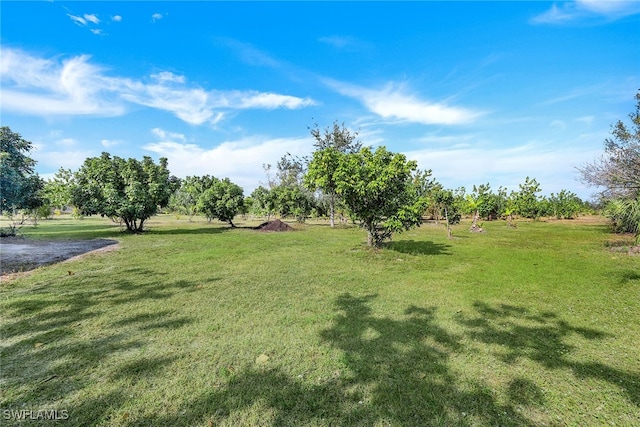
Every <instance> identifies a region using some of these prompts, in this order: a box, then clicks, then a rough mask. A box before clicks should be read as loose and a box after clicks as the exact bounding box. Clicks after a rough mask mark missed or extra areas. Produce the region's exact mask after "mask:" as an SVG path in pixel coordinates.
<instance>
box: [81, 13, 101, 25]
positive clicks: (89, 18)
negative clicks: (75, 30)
mask: <svg viewBox="0 0 640 427" xmlns="http://www.w3.org/2000/svg"><path fill="white" fill-rule="evenodd" d="M84 19H86V20H87V21H88V22H93V23H94V24H96V25H98V24H99V23H100V19H98V16H97V15H95V14H93V13H92V14H86V13H85V14H84Z"/></svg>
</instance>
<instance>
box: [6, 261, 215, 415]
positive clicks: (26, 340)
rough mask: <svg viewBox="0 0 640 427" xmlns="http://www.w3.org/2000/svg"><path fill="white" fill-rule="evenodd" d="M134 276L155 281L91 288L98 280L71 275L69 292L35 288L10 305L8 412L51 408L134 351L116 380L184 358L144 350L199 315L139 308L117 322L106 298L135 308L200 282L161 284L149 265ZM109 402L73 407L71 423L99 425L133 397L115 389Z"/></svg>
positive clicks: (65, 288) (154, 372)
mask: <svg viewBox="0 0 640 427" xmlns="http://www.w3.org/2000/svg"><path fill="white" fill-rule="evenodd" d="M131 274H140V275H141V276H143V277H147V280H146V281H143V280H139V279H137V280H136V281H131V282H130V281H122V282H119V283H115V284H108V285H104V284H103V285H95V284H93V285H88V283H90V282H91V281H90V280H89V281H87V280H86V279H84V280H74V279H73V278H71V279H69V284H68V286H62V287H61V288H62V289H61V290H62V292H56V293H53V294H52V293H47V292H46V291H45V290H41V289H39V287H34V288H32V289H30V290H29V292H30V293H32V295H31V298H29V299H18V300H16V301H10V302H7V303H5V304H3V311H4V313H3V314H4V319H3V322H2V325H0V336H2V338H3V340H4V341H5V345H4V346H3V347H2V348H1V349H0V358H2V365H3V366H2V380H3V381H4V385H3V389H4V391H8V390H11V391H10V392H7V393H6V394H5V396H3V399H2V407H1V409H3V410H10V409H15V410H19V409H23V408H24V404H25V402H28V404H29V407H28V409H37V408H41V409H44V408H50V407H51V402H56V401H63V400H65V399H67V398H69V397H70V396H73V395H74V394H76V393H79V392H80V393H81V392H82V390H83V389H84V388H85V387H88V386H89V385H90V384H92V383H94V382H95V381H104V378H95V377H93V376H92V375H93V372H94V370H95V367H96V366H99V365H100V364H101V363H103V362H104V360H105V359H108V358H110V357H111V356H115V355H118V357H122V356H120V355H123V354H129V353H130V355H127V356H125V357H123V358H122V360H123V362H122V363H121V364H119V365H116V367H115V368H114V371H113V372H111V373H109V374H108V378H107V379H109V380H117V379H119V378H124V377H130V378H131V379H132V381H135V380H136V379H140V378H143V377H147V376H154V375H161V373H160V372H161V370H162V368H163V367H164V366H167V365H170V364H171V363H172V362H173V360H175V358H176V357H177V356H173V355H170V356H166V355H160V356H148V355H146V354H145V353H144V351H143V350H144V348H145V347H146V346H147V345H148V343H149V340H148V334H149V333H150V332H152V331H154V330H158V329H163V330H169V329H179V328H182V327H184V326H187V325H189V324H190V323H191V322H192V319H191V318H190V317H187V316H180V315H176V314H175V312H173V311H171V310H159V311H156V312H144V313H139V312H135V311H132V312H131V313H130V315H128V316H127V317H125V318H116V319H110V318H109V317H108V314H109V313H106V312H105V309H104V307H105V302H106V303H107V306H108V305H112V306H116V305H122V304H131V303H133V305H132V308H134V309H135V307H136V301H140V300H145V299H148V298H152V299H158V298H170V297H171V296H172V295H174V294H175V293H176V292H185V291H187V292H188V291H195V289H197V286H198V284H196V283H191V282H188V281H184V280H180V281H176V282H173V283H161V282H158V281H154V279H157V278H154V277H153V274H150V272H148V271H145V270H144V269H139V271H136V272H131ZM212 280H215V279H212ZM42 287H43V288H46V287H47V286H46V285H42ZM33 293H35V294H36V295H35V296H34V295H33ZM94 323H95V324H97V325H101V324H102V326H93V325H92V324H94ZM82 331H84V333H82ZM87 331H88V333H87ZM98 400H99V399H98ZM104 400H105V401H106V402H108V404H107V405H105V406H104V407H96V408H88V407H87V408H84V409H82V408H67V409H68V410H69V415H70V421H71V423H70V425H91V424H94V423H96V421H97V420H99V419H100V418H101V417H102V416H103V415H104V414H106V413H107V412H108V411H112V410H113V408H114V407H117V405H118V402H120V401H122V402H124V401H125V400H126V399H124V397H123V396H118V392H114V393H113V395H112V396H108V397H105V399H104ZM83 405H84V404H83ZM58 409H61V408H58Z"/></svg>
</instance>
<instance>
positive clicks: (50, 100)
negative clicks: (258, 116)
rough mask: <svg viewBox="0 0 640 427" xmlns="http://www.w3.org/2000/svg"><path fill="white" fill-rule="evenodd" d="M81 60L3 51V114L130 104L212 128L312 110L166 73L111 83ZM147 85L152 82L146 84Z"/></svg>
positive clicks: (106, 112)
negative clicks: (238, 114) (249, 115)
mask: <svg viewBox="0 0 640 427" xmlns="http://www.w3.org/2000/svg"><path fill="white" fill-rule="evenodd" d="M89 60H90V57H89V56H87V55H81V56H76V57H72V58H70V59H67V60H63V61H60V60H58V59H42V58H38V57H34V56H32V55H29V54H28V53H25V52H23V51H20V50H15V49H3V60H2V63H1V64H0V78H1V82H2V86H0V91H1V94H2V103H3V109H6V110H7V111H14V112H20V113H25V114H33V115H44V116H48V115H56V114H63V115H76V114H92V115H101V116H115V115H122V114H124V113H125V111H126V109H127V106H128V105H127V104H128V103H133V104H138V105H144V106H147V107H151V108H155V109H159V110H164V111H168V112H170V113H172V114H174V115H175V116H176V117H178V118H180V119H181V120H183V121H185V122H187V123H190V124H194V125H201V124H204V123H210V124H216V123H218V122H219V121H220V120H222V119H223V118H224V116H225V113H226V112H228V111H229V110H242V109H274V108H285V109H297V108H303V107H307V106H309V105H313V104H314V101H313V100H311V99H309V98H299V97H295V96H290V95H282V94H277V93H271V92H266V93H263V92H257V91H217V90H210V91H207V90H205V89H203V88H201V87H198V86H196V85H193V84H189V83H188V82H187V79H186V78H185V77H184V76H180V75H176V74H173V73H171V72H168V71H163V72H159V73H155V74H152V75H151V76H150V78H149V79H145V80H147V81H146V82H145V81H143V80H134V79H131V78H125V77H110V76H107V75H106V74H105V70H104V69H102V68H100V67H97V66H95V65H92V64H91V63H90V62H89ZM149 80H150V81H149Z"/></svg>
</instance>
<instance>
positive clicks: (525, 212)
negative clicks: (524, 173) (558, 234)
mask: <svg viewBox="0 0 640 427" xmlns="http://www.w3.org/2000/svg"><path fill="white" fill-rule="evenodd" d="M519 187H520V191H518V192H517V193H515V194H514V207H515V210H516V212H517V213H518V215H521V216H523V217H525V218H533V219H536V218H538V217H539V216H540V204H539V199H538V193H540V192H541V191H542V190H541V189H540V184H538V181H536V179H535V178H533V179H531V178H529V177H526V178H525V180H524V183H523V184H520V185H519Z"/></svg>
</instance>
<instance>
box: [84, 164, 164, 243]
mask: <svg viewBox="0 0 640 427" xmlns="http://www.w3.org/2000/svg"><path fill="white" fill-rule="evenodd" d="M171 192H172V180H171V178H170V176H169V170H168V169H167V159H166V158H164V157H163V158H161V159H160V163H159V164H158V165H156V164H155V163H154V162H153V160H152V159H151V158H150V157H148V156H145V157H144V158H143V159H142V161H139V160H136V159H128V160H125V159H122V158H120V157H117V156H114V157H111V155H110V154H109V153H102V155H101V156H100V157H91V158H88V159H86V160H85V161H84V164H83V165H82V167H81V168H80V170H79V171H78V172H76V185H75V186H74V188H73V191H72V194H73V197H72V199H73V200H72V203H73V204H74V205H75V206H76V207H77V208H78V209H79V210H80V212H81V213H82V214H83V215H96V214H99V215H101V216H107V217H109V218H114V219H119V220H120V221H122V222H124V223H125V225H126V227H127V230H128V231H130V232H140V231H142V230H143V226H144V222H145V221H146V220H147V219H149V218H150V217H151V216H153V215H155V214H156V213H157V211H158V208H161V207H164V206H166V205H167V204H168V202H169V197H170V195H171Z"/></svg>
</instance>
